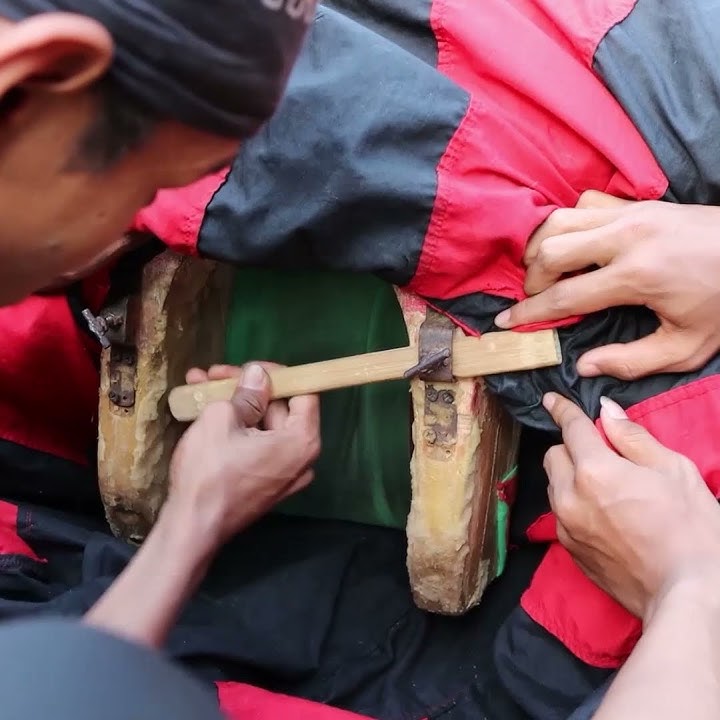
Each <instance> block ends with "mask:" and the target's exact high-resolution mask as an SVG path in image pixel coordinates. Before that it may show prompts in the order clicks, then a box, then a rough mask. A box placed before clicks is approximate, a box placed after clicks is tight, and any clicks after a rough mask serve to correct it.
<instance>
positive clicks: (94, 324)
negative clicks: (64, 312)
mask: <svg viewBox="0 0 720 720" xmlns="http://www.w3.org/2000/svg"><path fill="white" fill-rule="evenodd" d="M132 309H133V306H132V304H131V300H130V299H129V298H125V299H123V300H121V301H119V302H118V303H115V304H114V305H110V306H108V307H107V308H104V309H103V310H102V311H101V312H100V313H98V315H97V316H96V315H93V313H92V312H91V311H90V310H88V309H85V310H83V313H82V315H83V317H84V318H85V320H86V322H87V324H88V328H89V329H90V332H92V333H93V335H95V337H96V338H97V339H98V341H99V342H100V345H101V346H102V347H103V349H104V350H109V351H110V359H109V364H108V375H109V378H110V388H109V390H108V398H109V400H110V402H111V403H113V405H116V406H118V407H121V408H131V407H133V406H134V405H135V388H136V382H137V349H136V347H135V344H134V323H133V314H132V312H131V311H132Z"/></svg>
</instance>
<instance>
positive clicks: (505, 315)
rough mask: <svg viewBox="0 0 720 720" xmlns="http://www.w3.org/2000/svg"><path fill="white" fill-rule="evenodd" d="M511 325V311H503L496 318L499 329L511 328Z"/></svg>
mask: <svg viewBox="0 0 720 720" xmlns="http://www.w3.org/2000/svg"><path fill="white" fill-rule="evenodd" d="M510 324H511V317H510V311H509V310H503V311H502V312H501V313H500V314H499V315H498V316H497V317H496V318H495V325H497V326H498V327H499V328H505V329H506V328H509V327H510Z"/></svg>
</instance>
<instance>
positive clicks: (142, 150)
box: [0, 0, 315, 304]
mask: <svg viewBox="0 0 720 720" xmlns="http://www.w3.org/2000/svg"><path fill="white" fill-rule="evenodd" d="M314 6H315V0H244V1H242V0H215V1H205V2H198V0H124V1H123V2H119V1H118V0H0V304H4V303H7V302H13V301H15V300H18V299H20V298H22V297H23V296H25V295H26V294H28V293H30V292H33V291H34V290H37V289H38V288H40V287H42V286H44V285H46V284H47V283H48V282H50V281H52V280H54V279H56V278H57V277H58V276H60V275H62V274H64V273H66V272H68V271H74V270H77V269H78V268H82V267H85V266H87V265H90V264H92V263H93V262H94V261H95V260H96V258H97V257H98V256H102V255H106V254H107V252H108V249H109V248H111V247H112V246H113V245H114V244H115V243H117V242H118V241H119V238H120V237H121V236H122V234H123V231H124V230H125V228H126V227H127V226H128V224H129V222H130V221H131V219H132V217H133V215H134V213H135V212H136V211H137V210H138V209H139V208H140V207H142V206H143V205H145V204H147V203H149V202H150V201H151V200H152V198H153V196H154V194H155V192H156V191H157V190H158V189H159V188H165V187H174V186H180V185H185V184H188V183H190V182H192V181H194V180H195V179H197V178H199V177H201V176H202V175H204V174H206V173H208V172H211V171H213V170H215V169H217V168H219V167H222V166H223V165H225V164H227V163H228V162H229V161H230V160H231V158H232V157H233V155H234V154H235V152H236V150H237V146H238V143H239V141H240V140H242V139H243V138H245V137H248V136H250V135H252V134H253V133H254V132H255V131H256V130H257V129H258V128H259V127H260V126H261V125H262V123H263V122H265V121H266V120H267V119H268V118H269V116H270V115H271V114H272V112H273V110H274V108H275V107H276V105H277V103H278V102H279V99H280V97H281V95H282V92H283V90H284V88H285V84H286V82H287V77H288V75H289V72H290V69H291V67H292V64H293V62H294V60H295V58H296V56H297V53H298V52H299V49H300V45H301V43H302V39H303V37H304V34H305V31H306V28H307V25H308V23H309V21H310V20H311V17H312V15H313V13H314ZM53 10H55V12H53Z"/></svg>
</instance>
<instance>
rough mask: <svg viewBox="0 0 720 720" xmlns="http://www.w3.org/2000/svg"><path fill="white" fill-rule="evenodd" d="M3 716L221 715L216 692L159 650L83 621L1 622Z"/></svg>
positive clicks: (197, 719)
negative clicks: (99, 629)
mask: <svg viewBox="0 0 720 720" xmlns="http://www.w3.org/2000/svg"><path fill="white" fill-rule="evenodd" d="M0 717H2V719H3V720H49V719H50V718H52V719H53V720H130V719H132V720H151V719H152V720H220V718H221V715H220V712H219V710H218V705H217V698H216V696H215V693H214V692H213V691H212V690H211V689H209V688H208V686H206V685H202V684H200V683H199V682H198V681H197V680H195V678H193V677H191V676H190V675H188V674H187V673H186V672H184V671H183V670H182V669H180V668H178V667H177V666H175V665H173V664H172V663H171V662H170V661H169V660H167V659H166V658H164V657H163V656H162V655H160V654H159V653H156V652H152V651H150V650H148V649H146V648H143V647H140V646H137V645H133V644H131V643H128V642H125V641H123V640H120V639H118V638H116V637H113V636H111V635H108V634H106V633H104V632H100V631H98V630H95V629H93V628H90V627H87V626H85V625H82V624H81V623H79V622H78V621H72V620H70V621H66V620H33V621H22V622H10V623H7V624H4V625H2V626H0Z"/></svg>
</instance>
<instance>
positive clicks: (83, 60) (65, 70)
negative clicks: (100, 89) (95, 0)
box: [0, 13, 113, 98]
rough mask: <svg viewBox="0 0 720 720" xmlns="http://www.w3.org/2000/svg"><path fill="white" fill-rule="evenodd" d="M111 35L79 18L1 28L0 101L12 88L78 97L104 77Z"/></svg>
mask: <svg viewBox="0 0 720 720" xmlns="http://www.w3.org/2000/svg"><path fill="white" fill-rule="evenodd" d="M112 56H113V40H112V37H111V35H110V33H109V32H108V31H107V30H106V29H105V28H104V27H103V26H102V25H101V24H100V23H98V22H96V21H95V20H92V19H91V18H88V17H85V16H83V15H73V14H70V13H44V14H40V15H34V16H32V17H30V18H28V19H26V20H22V21H20V22H18V23H14V24H10V23H8V24H7V25H5V26H4V27H2V28H0V98H2V97H3V96H5V95H6V94H7V93H10V92H11V91H13V90H14V89H16V88H27V89H31V88H41V89H43V90H45V91H46V92H53V93H67V92H76V91H78V90H83V89H85V88H87V87H90V86H91V85H92V84H93V83H95V82H96V81H97V80H98V79H99V78H100V77H102V75H104V74H105V72H106V71H107V69H108V67H109V66H110V62H111V60H112Z"/></svg>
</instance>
